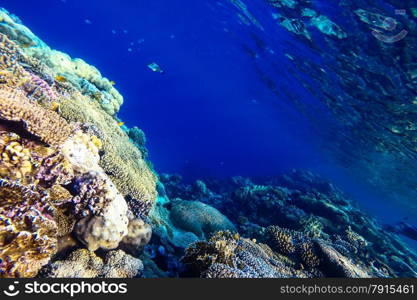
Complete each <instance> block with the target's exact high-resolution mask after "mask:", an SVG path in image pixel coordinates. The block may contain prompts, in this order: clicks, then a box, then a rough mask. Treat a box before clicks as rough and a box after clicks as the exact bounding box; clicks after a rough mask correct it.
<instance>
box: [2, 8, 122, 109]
mask: <svg viewBox="0 0 417 300" xmlns="http://www.w3.org/2000/svg"><path fill="white" fill-rule="evenodd" d="M0 32H1V33H3V34H5V35H7V36H8V37H9V39H10V40H12V41H13V42H15V43H16V44H17V45H18V46H20V47H21V51H22V52H23V53H25V54H26V55H27V56H29V57H30V58H32V59H37V60H38V61H39V62H40V63H42V64H44V65H45V66H47V67H48V68H49V69H50V70H51V73H50V74H48V75H50V77H52V78H55V77H57V76H60V77H61V78H65V82H68V83H69V84H71V85H72V86H74V87H75V88H76V89H77V90H80V91H82V92H83V94H84V95H87V96H90V97H91V96H92V95H94V94H95V93H99V95H100V96H99V97H97V100H98V101H99V104H100V106H101V108H102V109H103V111H105V112H107V113H108V114H109V115H114V114H116V113H117V111H118V110H119V108H120V106H121V105H122V103H123V97H122V96H121V95H120V93H119V92H118V91H117V90H116V89H115V88H114V87H113V85H112V84H111V82H110V80H108V79H107V78H104V77H102V75H101V74H100V72H99V71H98V70H97V69H96V68H95V67H93V66H91V65H89V64H87V63H86V62H84V61H83V60H82V59H79V58H75V59H72V58H71V57H69V56H68V55H67V54H65V53H63V52H60V51H57V50H52V49H51V48H49V47H48V46H47V45H46V44H45V43H44V42H43V41H42V40H40V39H39V38H38V37H37V36H36V35H34V34H33V33H32V32H31V30H30V29H28V28H27V27H26V26H24V25H23V24H22V22H21V21H20V20H19V19H18V18H17V17H16V16H14V15H11V14H9V13H8V12H7V11H6V10H4V9H1V10H0ZM38 86H39V85H38Z"/></svg>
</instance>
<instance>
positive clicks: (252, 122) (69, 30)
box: [0, 0, 415, 223]
mask: <svg viewBox="0 0 417 300" xmlns="http://www.w3.org/2000/svg"><path fill="white" fill-rule="evenodd" d="M333 2H335V3H333ZM336 2H339V1H312V3H313V4H312V5H313V6H314V7H315V9H317V10H319V11H321V12H323V13H325V14H326V15H327V16H328V17H329V18H331V19H332V20H333V21H335V22H336V23H337V24H338V25H339V26H341V27H342V28H344V29H345V31H347V32H348V34H352V32H353V31H354V30H358V36H363V38H364V39H367V40H368V41H371V40H372V39H373V37H372V36H371V34H370V32H369V31H367V30H366V29H365V25H361V26H362V27H361V26H359V25H358V26H356V25H355V26H351V25H350V23H349V22H350V20H349V19H348V18H346V16H344V15H343V14H342V11H341V9H340V7H339V6H338V5H336ZM353 2H355V3H356V2H359V1H352V3H353ZM363 2H364V3H365V2H367V1H363ZM376 2H379V1H375V5H376ZM393 2H395V1H386V2H384V3H385V4H384V5H386V6H387V7H388V8H387V11H389V10H391V8H393V7H394V6H393V4H392V3H393ZM239 3H245V4H246V5H247V10H246V12H248V13H250V15H251V16H253V18H254V19H256V20H257V22H253V23H251V22H250V21H248V20H249V18H248V15H246V16H245V13H244V11H243V10H241V9H239V8H238V6H239ZM0 5H1V6H2V7H5V8H6V9H7V10H9V11H10V12H12V13H14V14H16V15H17V16H19V17H20V18H21V19H22V21H23V22H24V24H25V25H26V26H28V27H29V28H30V29H31V30H32V31H33V32H34V33H36V34H37V35H38V36H39V37H40V38H41V39H43V40H44V41H45V42H46V43H47V44H48V45H49V46H51V47H52V48H54V49H59V50H61V51H64V52H66V53H68V54H70V55H71V56H72V57H80V58H82V59H84V60H85V61H87V62H88V63H90V64H92V65H94V66H96V67H97V68H98V69H99V70H100V71H101V73H102V74H103V75H104V76H106V77H107V78H109V79H110V80H114V81H115V82H116V88H117V89H118V90H119V91H120V93H121V94H122V95H123V96H124V100H125V103H124V104H123V106H122V108H121V111H120V112H119V113H118V117H119V118H120V119H121V120H123V121H124V122H125V123H126V125H127V126H129V127H133V126H138V127H140V128H141V129H143V130H144V131H145V133H146V136H147V148H148V150H149V159H150V160H151V161H152V163H153V165H154V166H155V169H156V171H157V172H158V173H180V174H182V175H183V176H184V177H185V178H187V179H195V178H206V177H230V176H235V175H242V176H252V177H258V176H270V175H276V174H281V173H283V172H286V171H288V170H291V169H293V168H301V169H310V170H313V171H316V172H319V173H321V174H323V175H325V176H327V177H329V178H330V179H331V180H333V181H334V182H336V183H337V184H338V185H340V186H342V187H343V188H344V189H345V190H346V191H347V192H348V193H350V194H351V195H353V196H354V197H355V198H356V199H358V201H360V203H361V204H362V205H363V206H364V207H365V208H366V209H367V210H369V211H371V212H372V213H373V214H376V215H379V216H380V217H381V218H382V220H383V222H384V223H393V222H396V221H398V220H400V219H402V218H404V217H408V218H411V220H412V221H415V220H413V218H415V215H413V214H411V215H410V213H406V212H407V211H410V208H412V209H415V198H407V196H401V197H402V199H401V201H399V200H398V199H396V198H395V197H391V196H388V195H387V194H386V193H384V192H383V189H382V188H381V186H383V188H387V189H391V188H392V189H394V188H396V187H395V186H389V185H388V184H386V183H384V182H382V181H381V182H378V183H377V184H369V182H367V181H366V180H363V178H362V177H360V176H359V175H364V174H361V173H362V172H361V171H358V170H360V168H359V169H358V168H353V169H350V166H351V165H352V161H354V162H355V163H356V162H359V161H360V162H367V161H368V160H367V158H369V159H371V158H370V157H371V156H372V155H373V153H371V152H369V153H368V154H369V157H368V156H367V155H368V154H363V152H360V151H362V150H364V151H365V148H363V147H362V146H361V144H360V142H361V141H362V139H363V140H365V141H369V140H372V138H370V137H369V136H366V135H365V137H364V134H365V133H366V132H368V131H369V132H371V129H370V127H365V126H364V127H363V128H361V127H355V130H356V131H358V132H359V134H360V138H359V137H355V138H352V140H354V141H356V142H357V143H358V144H357V145H356V146H352V144H349V145H347V144H343V143H340V142H341V141H346V140H349V135H350V134H351V133H352V132H353V131H355V130H353V129H352V128H350V127H349V128H350V129H347V127H346V126H345V125H346V124H347V123H349V122H352V123H354V122H355V121H352V119H349V121H346V119H343V118H340V119H339V118H337V117H335V116H334V115H333V114H332V110H331V109H329V108H328V106H326V105H325V104H324V103H325V101H323V99H324V95H323V93H322V90H320V87H326V90H327V93H328V94H329V95H330V96H329V95H327V96H328V97H329V98H328V99H333V100H334V99H337V97H339V96H340V97H344V95H345V93H347V94H350V96H352V97H353V98H355V97H359V96H358V95H354V93H353V91H356V86H359V85H360V83H353V84H352V85H351V86H350V88H347V87H346V86H343V87H339V86H338V84H337V80H338V79H337V76H342V75H343V74H347V73H337V72H338V70H337V65H336V64H333V63H331V62H332V61H337V59H339V58H340V57H339V55H340V56H341V55H342V54H343V53H342V52H338V51H343V49H348V48H349V47H350V46H349V45H346V47H345V46H340V45H341V44H343V43H347V42H344V41H338V40H337V39H332V38H328V37H323V34H322V33H320V32H319V31H318V30H317V29H311V35H312V39H313V40H314V43H311V42H308V41H306V39H303V38H301V36H300V35H295V34H293V33H291V32H289V31H287V30H286V29H285V28H284V27H282V26H279V25H278V24H277V21H276V20H274V18H273V16H272V14H273V12H274V10H273V7H271V6H270V5H269V4H268V3H267V1H262V0H257V1H255V0H253V1H245V0H242V1H229V0H224V1H220V0H219V1H211V0H199V1H197V0H175V1H141V0H124V1H115V0H114V1H113V0H88V1H85V0H43V1H24V0H1V1H0ZM367 5H368V6H372V5H370V4H367ZM368 8H369V7H368ZM344 9H346V8H344ZM238 14H240V16H241V17H239V16H238ZM243 19H244V20H245V21H242V20H243ZM258 22H259V23H258ZM245 23H247V24H245ZM370 43H375V42H373V41H371V42H370ZM335 45H337V46H335ZM372 45H373V44H372ZM364 47H369V45H364ZM375 47H376V46H375ZM387 47H388V46H387ZM393 47H394V46H393ZM395 47H401V45H397V46H395ZM394 50H395V49H392V48H389V49H385V50H384V49H381V48H375V49H372V48H364V49H363V51H364V57H365V54H366V53H367V54H369V55H370V58H369V60H368V61H370V60H371V58H372V57H371V56H372V55H376V54H375V53H378V51H394ZM346 51H347V50H346ZM375 51H376V52H375ZM372 53H373V54H372ZM286 54H289V55H286ZM323 54H326V55H323ZM289 56H291V57H296V58H298V60H297V59H296V60H295V61H296V62H297V63H294V62H293V61H292V60H291V59H290V58H289ZM365 60H366V59H365ZM305 61H309V62H310V63H309V64H304V65H303V62H305ZM153 62H155V63H157V64H158V65H159V66H160V67H161V68H162V69H163V70H164V72H163V73H159V72H152V70H150V69H149V68H148V67H147V65H148V64H150V63H153ZM294 64H296V65H297V66H298V67H299V68H298V69H297V68H295V67H294ZM375 64H376V65H378V61H376V63H375ZM300 70H304V72H302V71H300ZM374 70H377V68H376V67H375V68H374ZM387 70H388V69H387ZM309 72H311V74H310V75H309ZM353 72H355V71H353ZM357 72H360V71H359V70H358V71H357ZM375 73H378V72H377V71H375ZM382 73H384V72H382ZM385 73H388V71H386V72H385ZM318 74H321V77H319V75H318ZM323 74H325V75H323ZM363 75H364V77H365V76H366V74H363ZM346 76H348V75H346ZM313 77H314V80H313ZM394 77H395V76H394ZM377 80H378V79H375V81H372V80H369V82H376V81H377ZM320 82H321V83H320ZM381 82H382V85H384V83H383V82H384V81H382V79H381ZM327 86H330V87H331V89H330V87H329V88H327ZM369 86H370V87H371V88H372V85H371V84H369ZM390 92H391V91H387V92H386V93H388V94H389V93H390ZM327 96H326V97H327ZM373 96H374V95H373V94H371V96H370V98H371V97H373ZM326 99H327V98H326ZM339 100H340V99H339ZM334 101H336V100H334ZM369 105H371V104H369ZM352 107H353V106H352ZM339 108H340V107H339ZM349 109H351V107H349V106H348V105H346V107H345V108H344V109H340V111H343V112H344V111H345V110H346V111H347V110H349ZM369 110H370V111H375V110H374V109H373V107H372V106H369ZM338 113H341V112H339V111H337V110H336V113H335V114H338ZM380 115H381V116H382V114H380ZM341 120H342V121H341ZM358 123H360V122H358ZM361 124H362V123H361ZM378 126H379V127H381V126H380V125H378ZM379 127H378V128H379ZM358 136H359V135H358ZM346 149H347V150H349V151H346V152H347V153H348V154H345V153H342V154H343V155H342V154H341V155H339V154H340V153H339V152H340V151H342V150H343V151H344V150H346ZM358 152H360V153H358ZM372 159H373V156H372ZM377 165H378V166H382V165H384V166H387V162H386V161H379V163H378V164H377ZM410 168H411V166H410ZM370 169H374V168H370ZM386 172H392V170H391V169H387V170H386ZM398 172H401V170H399V169H398V170H397V173H396V174H394V175H393V176H397V177H401V176H402V175H401V174H400V173H398ZM369 177H370V176H368V178H369ZM404 195H407V194H404ZM382 203H384V205H381V204H382ZM400 203H401V204H400Z"/></svg>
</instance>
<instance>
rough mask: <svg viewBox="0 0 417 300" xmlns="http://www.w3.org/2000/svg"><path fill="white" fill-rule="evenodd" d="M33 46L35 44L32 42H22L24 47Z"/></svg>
mask: <svg viewBox="0 0 417 300" xmlns="http://www.w3.org/2000/svg"><path fill="white" fill-rule="evenodd" d="M31 46H33V45H32V43H23V44H22V47H23V48H29V47H31Z"/></svg>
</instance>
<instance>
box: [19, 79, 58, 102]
mask: <svg viewBox="0 0 417 300" xmlns="http://www.w3.org/2000/svg"><path fill="white" fill-rule="evenodd" d="M24 88H25V91H26V92H27V93H28V97H31V98H34V99H38V100H41V101H46V102H47V103H52V102H56V101H57V99H58V96H57V94H56V93H55V92H54V90H53V89H52V88H51V86H50V85H49V84H48V83H47V82H46V81H45V80H43V79H41V78H40V77H39V76H37V75H34V74H32V73H30V79H29V81H28V82H27V83H26V84H25V85H24Z"/></svg>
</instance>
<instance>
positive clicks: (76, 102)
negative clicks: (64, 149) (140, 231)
mask: <svg viewBox="0 0 417 300" xmlns="http://www.w3.org/2000/svg"><path fill="white" fill-rule="evenodd" d="M60 101H61V102H60V104H61V105H60V109H61V115H62V116H63V117H64V118H65V119H67V120H68V121H72V122H80V123H83V124H90V126H91V127H94V131H95V132H96V135H97V138H98V139H99V140H100V142H101V145H102V147H101V150H100V155H101V157H100V162H99V164H100V166H101V167H102V168H103V169H104V170H105V171H106V173H107V174H109V177H110V179H111V180H112V181H113V182H114V184H115V185H116V186H117V188H118V189H119V190H120V192H121V193H122V194H123V196H124V197H125V198H126V199H127V200H128V202H129V207H130V209H131V210H132V211H133V212H134V213H135V215H136V216H137V217H146V216H147V214H148V213H149V210H150V209H151V207H152V205H153V203H154V202H155V200H156V190H155V186H156V176H155V174H153V172H152V171H151V170H150V169H149V167H148V166H147V164H146V162H145V161H144V160H143V158H142V155H141V153H140V151H139V150H138V149H137V147H135V146H134V145H133V144H132V143H131V142H130V141H129V138H128V136H127V135H126V133H125V132H123V130H122V129H120V127H119V126H118V125H117V123H116V121H115V120H114V119H113V118H111V117H110V116H109V115H107V114H106V113H104V112H103V111H102V110H101V108H100V107H98V105H97V104H96V103H94V102H91V101H89V99H88V98H86V97H85V96H83V95H81V94H79V93H77V92H74V93H73V94H71V95H70V98H68V99H61V100H60Z"/></svg>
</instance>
